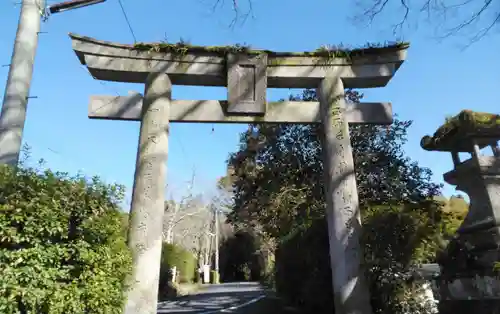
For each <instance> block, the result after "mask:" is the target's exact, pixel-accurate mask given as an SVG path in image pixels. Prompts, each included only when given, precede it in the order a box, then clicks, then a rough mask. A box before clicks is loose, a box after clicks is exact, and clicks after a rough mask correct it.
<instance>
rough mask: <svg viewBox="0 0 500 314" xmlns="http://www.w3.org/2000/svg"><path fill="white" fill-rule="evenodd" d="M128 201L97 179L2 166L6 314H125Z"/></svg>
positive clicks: (1, 286)
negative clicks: (125, 203) (122, 207)
mask: <svg viewBox="0 0 500 314" xmlns="http://www.w3.org/2000/svg"><path fill="white" fill-rule="evenodd" d="M122 199H123V188H122V187H121V186H116V185H105V184H103V183H102V182H101V181H100V180H99V179H98V178H93V179H92V180H86V179H85V178H83V177H80V176H76V177H69V176H68V175H67V174H64V173H53V172H51V171H50V170H46V171H40V170H36V169H33V168H19V169H18V170H17V171H16V170H14V169H13V168H10V167H7V166H0V313H5V314H10V313H37V314H38V313H41V314H45V313H50V314H59V313H61V314H62V313H106V314H108V313H110V314H112V313H117V314H118V313H121V311H122V308H123V302H124V295H123V293H122V291H123V288H124V287H123V282H124V279H125V277H126V276H127V274H129V272H130V269H131V257H130V252H129V250H128V248H127V246H126V239H125V237H124V233H123V214H122V213H121V212H120V210H119V207H118V203H119V202H120V201H121V200H122Z"/></svg>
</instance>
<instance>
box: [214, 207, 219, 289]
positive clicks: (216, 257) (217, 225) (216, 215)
mask: <svg viewBox="0 0 500 314" xmlns="http://www.w3.org/2000/svg"><path fill="white" fill-rule="evenodd" d="M215 276H216V280H214V283H215V284H218V283H219V209H218V208H215Z"/></svg>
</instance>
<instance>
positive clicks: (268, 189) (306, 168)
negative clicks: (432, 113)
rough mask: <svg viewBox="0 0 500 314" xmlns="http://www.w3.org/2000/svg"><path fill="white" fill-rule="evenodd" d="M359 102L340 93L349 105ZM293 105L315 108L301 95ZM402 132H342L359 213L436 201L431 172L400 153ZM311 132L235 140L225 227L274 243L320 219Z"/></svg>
mask: <svg viewBox="0 0 500 314" xmlns="http://www.w3.org/2000/svg"><path fill="white" fill-rule="evenodd" d="M361 97H362V95H360V94H358V93H356V92H352V91H351V92H348V93H347V98H348V100H350V101H358V100H359V99H360V98H361ZM293 99H295V100H296V99H297V98H293ZM301 99H302V100H304V101H313V100H316V95H315V92H314V91H311V90H307V91H305V92H304V94H303V95H302V97H301ZM410 125H411V122H410V121H399V120H397V119H395V121H394V123H393V124H392V125H391V126H390V127H385V126H379V125H357V126H350V134H351V142H352V146H353V157H354V162H355V171H356V179H357V184H358V194H359V199H360V203H361V205H362V207H365V206H366V205H369V204H384V203H387V202H394V201H398V202H401V201H405V202H410V203H412V202H419V201H421V200H424V199H427V198H429V197H432V196H434V195H437V194H438V192H439V189H440V186H439V185H436V184H433V183H431V182H430V178H431V171H430V170H429V169H426V168H422V167H419V166H418V164H417V163H416V162H412V161H411V160H410V159H409V158H407V157H405V156H404V154H403V152H402V146H403V144H404V143H405V142H406V134H407V129H408V127H410ZM319 131H320V130H319V127H318V126H316V125H286V124H282V125H274V124H266V125H261V126H258V127H253V128H251V129H250V130H249V131H248V132H245V133H243V134H242V135H241V142H240V149H239V151H238V152H236V153H234V154H232V155H231V156H230V159H229V166H230V167H232V168H233V169H234V174H233V179H232V181H233V187H234V202H235V204H234V205H235V206H234V208H235V210H234V211H233V212H232V213H231V214H230V215H229V217H228V219H229V221H231V222H232V223H234V224H238V223H239V222H241V223H244V224H245V225H250V226H253V227H255V226H257V225H260V226H262V228H263V232H264V233H265V234H267V235H270V236H272V237H274V238H282V237H285V236H286V235H288V234H292V233H293V232H294V229H295V228H297V227H299V226H304V227H307V226H308V225H309V224H310V221H313V220H315V219H318V218H321V217H323V216H324V192H323V184H322V182H323V165H322V161H321V145H320V140H319Z"/></svg>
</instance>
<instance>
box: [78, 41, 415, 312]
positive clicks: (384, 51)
mask: <svg viewBox="0 0 500 314" xmlns="http://www.w3.org/2000/svg"><path fill="white" fill-rule="evenodd" d="M70 36H71V38H72V40H73V49H74V50H75V52H76V54H77V56H78V58H79V59H80V61H81V63H82V64H84V65H86V66H87V68H88V70H89V71H90V72H91V73H92V75H93V76H94V78H97V79H101V80H110V81H118V82H129V83H144V82H145V81H146V82H147V87H146V95H145V99H144V100H143V98H142V96H141V95H140V94H137V93H132V94H131V95H129V96H118V97H117V96H92V97H91V100H90V104H89V117H90V118H93V119H111V120H131V121H141V150H140V151H139V153H138V163H137V167H138V170H137V173H136V184H135V186H134V196H133V202H132V209H131V211H132V212H133V217H132V220H131V228H133V230H132V231H131V232H130V240H129V244H131V246H132V248H133V250H134V256H135V257H134V265H133V267H134V274H133V276H132V277H133V279H134V280H135V282H132V283H133V284H134V286H133V287H132V290H130V292H129V294H128V301H127V308H126V313H127V314H132V313H134V314H135V313H137V314H153V313H155V310H156V295H157V288H158V279H157V278H158V270H159V265H160V264H159V260H160V250H161V244H160V243H159V241H161V230H160V225H161V221H162V219H161V217H162V215H163V208H161V209H160V206H162V204H163V196H161V195H160V194H162V192H163V191H160V189H159V186H158V184H159V183H160V182H163V180H164V176H165V172H166V171H165V168H164V166H162V164H161V163H162V162H165V161H166V155H167V138H166V136H167V132H166V130H165V128H167V126H168V123H169V122H197V123H201V122H208V123H304V124H318V123H319V124H322V129H323V139H322V140H323V153H324V165H325V178H326V191H325V193H326V201H327V218H328V229H329V235H330V236H329V241H330V258H331V268H332V273H333V282H332V285H333V290H334V293H335V307H336V313H337V314H371V312H372V311H371V308H370V300H369V294H368V288H367V286H366V283H364V282H363V281H364V280H363V279H364V278H363V270H362V269H360V259H361V257H362V252H361V249H360V247H359V234H360V231H361V223H360V218H359V208H358V207H359V206H358V195H357V190H356V181H355V178H354V165H353V157H352V151H351V146H350V139H349V131H348V124H349V123H352V124H386V125H387V124H391V123H392V107H391V104H390V103H359V104H346V103H345V101H344V88H368V87H382V86H385V85H386V84H387V83H388V82H389V81H390V79H391V78H392V77H393V75H394V74H395V73H396V71H397V70H398V69H399V67H400V66H401V64H402V63H403V61H404V59H405V57H406V49H407V47H408V46H407V45H403V46H399V45H396V46H392V47H387V48H369V49H365V50H363V49H361V50H357V51H351V52H349V58H345V57H333V55H334V54H333V53H328V54H327V55H318V52H312V53H298V54H297V53H275V52H270V51H246V52H240V53H236V54H235V53H234V51H232V50H231V51H225V52H224V51H223V52H222V53H221V51H214V50H213V49H206V48H203V47H188V48H186V47H184V48H186V49H185V50H186V51H185V53H183V54H182V55H179V54H178V53H177V52H175V51H174V52H172V51H170V50H168V49H167V51H162V44H149V45H148V44H140V45H138V46H131V45H122V44H117V43H109V42H103V41H98V40H95V39H92V38H88V37H82V36H78V35H74V34H71V35H70ZM139 47H140V49H139ZM148 47H149V48H148ZM145 48H147V49H148V51H144V49H145ZM141 49H142V50H141ZM151 73H164V74H159V75H152V74H151ZM166 75H168V78H170V80H171V81H172V84H178V85H199V86H227V87H228V100H227V101H218V100H172V101H170V96H169V95H170V83H169V81H168V79H167V77H166ZM159 77H161V78H159ZM153 78H154V79H153ZM157 87H158V88H157ZM268 87H271V88H272V87H275V88H276V87H278V88H318V97H319V99H320V101H319V102H296V101H285V102H268V101H267V100H266V89H267V88H268ZM159 95H161V97H158V96H159ZM152 104H154V105H152ZM145 108H150V109H149V110H148V109H145ZM144 110H146V111H144ZM151 110H158V111H157V112H152V111H151ZM144 113H145V114H144ZM160 116H161V117H160ZM156 117H158V120H157V121H158V125H155V124H154V123H153V122H152V121H154V119H155V118H156ZM155 131H158V132H160V133H161V134H162V135H161V137H159V138H155V137H149V136H148V135H150V134H151V133H155ZM148 145H151V147H153V149H152V150H145V151H142V146H148ZM156 154H157V155H156ZM143 160H146V161H148V162H151V165H153V166H151V168H150V169H153V171H148V170H147V167H146V168H142V167H144V166H143ZM146 163H147V162H146ZM154 169H157V173H155V174H154V176H153V175H151V174H152V173H154ZM148 180H150V181H149V182H151V183H150V184H151V186H152V187H154V188H152V191H153V192H152V193H151V194H148V193H144V191H146V190H145V187H144V186H145V185H146V184H147V183H144V182H147V181H148ZM155 184H157V185H155ZM138 194H141V195H138ZM146 204H151V206H146ZM160 204H161V205H160ZM146 212H147V216H146V214H144V216H141V215H137V214H136V213H146ZM145 228H147V229H145ZM137 244H140V245H139V249H138V247H137ZM144 247H146V248H149V250H147V251H144V252H146V253H141V252H143V251H142V250H143V249H144Z"/></svg>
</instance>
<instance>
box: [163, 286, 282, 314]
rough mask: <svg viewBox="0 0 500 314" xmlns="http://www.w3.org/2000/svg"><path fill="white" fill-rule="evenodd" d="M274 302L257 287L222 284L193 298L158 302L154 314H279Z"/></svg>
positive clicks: (191, 296)
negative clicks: (268, 313) (156, 312)
mask: <svg viewBox="0 0 500 314" xmlns="http://www.w3.org/2000/svg"><path fill="white" fill-rule="evenodd" d="M271 300H274V301H272V302H271ZM276 301H277V300H276V299H273V298H271V297H269V295H268V293H266V291H265V290H264V289H263V288H262V287H261V286H260V285H259V284H258V283H254V282H240V283H225V284H219V285H207V286H204V287H202V288H201V289H200V291H198V292H197V293H196V294H191V295H187V296H183V297H179V298H176V299H175V300H171V301H166V302H160V303H159V304H158V314H163V313H165V314H167V313H168V314H181V313H182V314H212V313H213V314H215V313H238V314H241V313H256V314H257V313H259V314H267V313H266V312H268V311H271V312H272V313H276V314H278V313H279V312H280V311H278V312H276V306H277V305H276V304H275V303H276ZM271 303H272V304H271ZM268 309H269V310H268ZM263 311H264V312H263ZM271 312H270V313H271Z"/></svg>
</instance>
